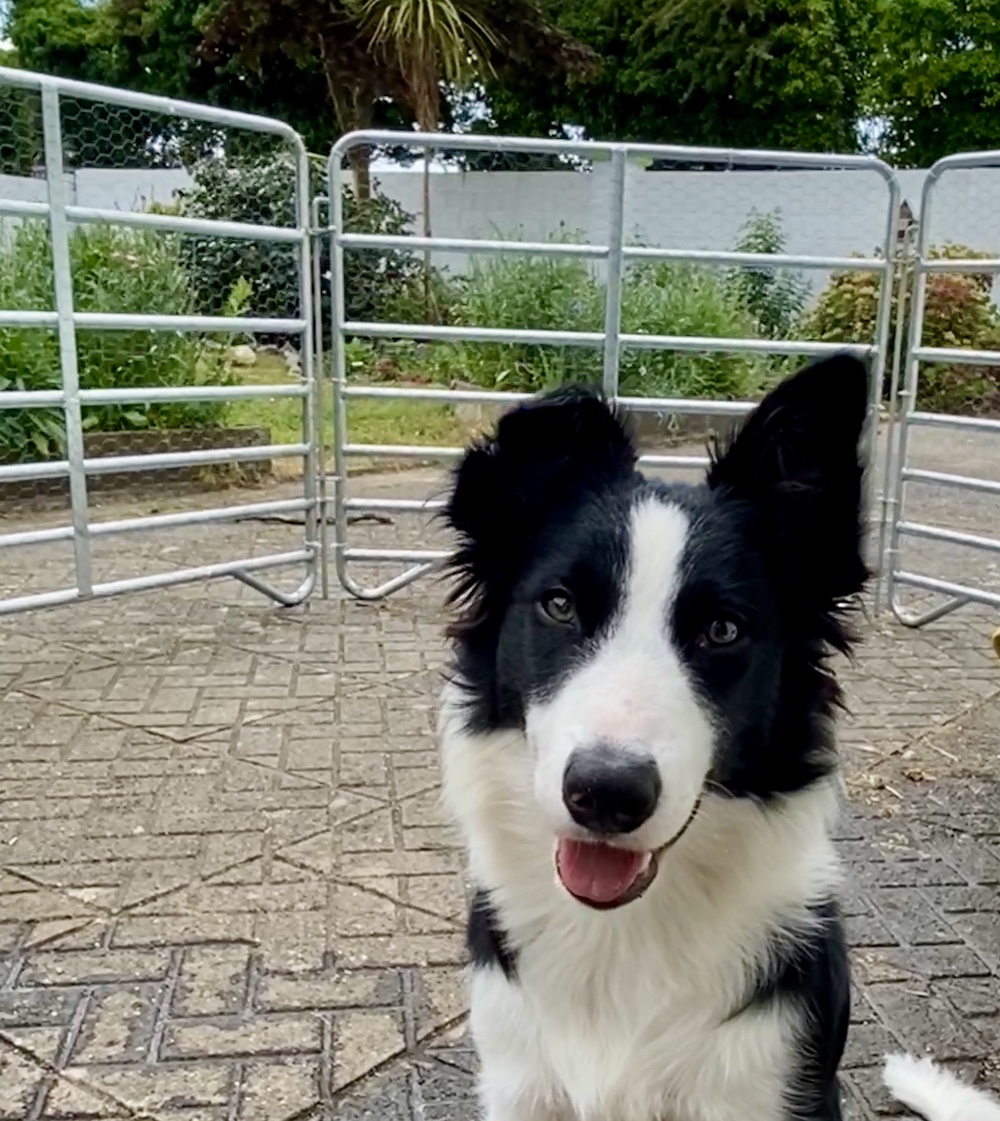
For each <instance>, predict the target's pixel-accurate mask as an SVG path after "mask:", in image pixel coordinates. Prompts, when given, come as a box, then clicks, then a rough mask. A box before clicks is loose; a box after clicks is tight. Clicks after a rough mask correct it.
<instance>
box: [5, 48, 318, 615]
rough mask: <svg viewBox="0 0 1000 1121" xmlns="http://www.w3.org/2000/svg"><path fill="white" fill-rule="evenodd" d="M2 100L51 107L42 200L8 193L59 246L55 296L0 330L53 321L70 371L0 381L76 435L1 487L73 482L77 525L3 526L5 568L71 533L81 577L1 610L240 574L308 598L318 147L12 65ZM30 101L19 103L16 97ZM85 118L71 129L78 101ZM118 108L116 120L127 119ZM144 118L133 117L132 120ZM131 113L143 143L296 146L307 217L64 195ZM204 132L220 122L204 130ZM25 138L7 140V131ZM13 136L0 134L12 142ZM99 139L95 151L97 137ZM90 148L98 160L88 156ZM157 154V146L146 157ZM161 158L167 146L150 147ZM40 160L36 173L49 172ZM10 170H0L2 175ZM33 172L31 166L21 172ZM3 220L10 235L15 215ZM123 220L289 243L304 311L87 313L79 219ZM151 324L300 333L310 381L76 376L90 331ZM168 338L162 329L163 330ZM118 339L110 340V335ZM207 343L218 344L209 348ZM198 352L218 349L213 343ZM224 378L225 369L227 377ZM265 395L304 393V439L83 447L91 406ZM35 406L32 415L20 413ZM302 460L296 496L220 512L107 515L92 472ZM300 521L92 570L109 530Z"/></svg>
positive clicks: (16, 404) (205, 111) (313, 568)
mask: <svg viewBox="0 0 1000 1121" xmlns="http://www.w3.org/2000/svg"><path fill="white" fill-rule="evenodd" d="M0 94H2V95H3V96H4V97H5V98H6V99H7V101H6V102H5V104H6V105H7V107H8V111H9V119H10V121H11V123H12V129H13V125H14V121H15V117H16V116H19V115H21V114H23V116H20V117H19V119H22V120H30V119H32V118H34V117H35V116H40V122H41V128H40V130H38V132H39V134H40V142H41V146H42V148H43V150H42V151H41V152H38V153H37V155H38V156H41V157H42V160H43V163H44V183H45V198H44V201H42V200H39V199H25V198H17V197H2V196H3V192H2V190H0V236H8V237H11V236H15V234H14V233H12V231H14V230H15V227H16V225H17V223H24V222H39V221H41V222H44V223H45V225H46V227H47V231H48V232H47V239H48V244H49V246H50V252H51V279H52V287H53V298H52V301H51V305H50V306H49V307H48V308H38V307H17V306H15V307H3V308H2V309H0V331H2V330H7V331H8V332H10V331H17V330H26V331H36V332H37V331H45V330H49V331H52V330H54V331H56V332H57V335H58V366H59V372H58V375H56V376H55V380H57V381H58V388H52V389H24V390H20V389H18V388H17V385H16V384H13V385H7V386H6V387H5V388H3V390H2V391H0V410H3V411H5V412H7V413H8V416H15V417H16V416H17V415H18V411H21V410H38V409H46V408H47V409H56V410H60V411H61V413H62V428H63V433H64V438H63V439H62V440H61V441H60V442H61V444H62V447H63V449H64V454H63V455H62V456H59V457H57V458H54V459H53V458H51V457H49V456H44V455H37V456H35V457H34V458H32V457H30V456H29V457H27V458H25V457H24V456H21V457H20V461H18V457H17V456H14V457H13V458H14V461H11V457H10V456H8V457H7V461H6V462H0V484H9V483H22V484H23V483H31V482H37V481H39V480H52V479H56V480H65V481H67V482H68V490H69V514H70V516H69V519H68V522H67V524H62V525H55V526H47V527H44V528H37V529H26V530H21V531H19V532H14V533H6V534H0V564H2V563H3V558H4V557H5V556H6V557H11V556H12V555H13V554H12V552H11V551H12V550H17V549H25V548H29V547H32V546H35V547H37V546H39V545H49V544H52V543H56V542H71V543H72V548H73V558H72V578H71V580H70V581H69V582H68V583H67V584H66V585H65V586H62V587H57V588H50V589H46V590H44V591H31V592H29V593H27V594H23V595H8V596H7V598H0V614H11V613H13V612H17V611H21V610H25V609H28V608H34V607H44V606H50V605H55V604H61V603H71V602H75V601H82V600H89V599H93V598H96V597H102V596H110V595H114V594H117V593H119V592H125V591H132V590H146V589H152V588H158V587H166V586H172V585H178V584H182V583H187V582H190V581H196V580H203V579H211V578H216V577H223V576H229V577H235V578H236V579H237V580H240V581H242V582H243V583H245V584H247V585H249V586H251V587H253V588H255V589H256V590H258V591H259V592H261V593H263V594H264V595H266V596H269V597H270V598H271V599H273V600H275V601H277V602H278V603H281V604H293V603H299V602H302V601H303V600H304V599H305V598H306V597H308V595H309V594H310V592H311V591H312V588H313V586H314V583H315V579H316V573H317V567H318V562H319V544H318V533H317V485H318V475H319V473H318V471H317V464H316V436H315V427H316V425H315V416H314V403H315V398H316V395H315V364H314V356H313V334H312V332H313V326H314V315H313V302H312V301H313V285H314V280H315V278H314V276H313V273H312V266H311V232H310V192H309V168H308V160H307V155H306V151H305V147H304V145H303V142H302V140H301V138H300V137H299V136H298V134H297V133H296V132H295V131H294V130H293V129H291V128H290V127H289V126H288V125H286V124H284V123H282V122H281V121H275V120H270V119H267V118H263V117H256V116H250V115H247V114H243V113H233V112H227V111H225V110H220V109H216V108H212V107H208V106H202V105H196V104H190V103H186V102H180V101H173V100H169V99H166V98H158V97H150V96H146V95H143V94H138V93H132V92H128V91H123V90H117V89H110V88H105V87H101V86H96V85H90V84H86V83H81V82H75V81H69V80H65V79H61V78H54V77H48V76H43V75H38V74H32V73H29V72H25V71H19V70H9V69H4V68H0ZM18 99H21V100H18ZM68 104H70V105H72V106H73V107H74V108H73V113H74V116H73V117H72V121H71V122H70V123H71V125H72V127H71V129H70V132H71V133H72V136H71V138H69V139H67V137H66V136H65V135H64V133H65V131H66V128H67V108H66V107H67V105H68ZM88 113H93V114H94V119H93V122H92V123H91V126H90V132H89V133H88V134H86V135H85V134H84V132H83V130H82V129H81V127H79V125H80V121H81V120H82V119H83V118H85V117H86V115H87V114H88ZM115 114H119V116H118V117H116V116H115ZM130 114H132V115H133V116H132V117H130V116H129V115H130ZM114 120H119V121H120V122H122V126H123V129H124V130H125V131H128V129H129V128H133V129H134V130H135V131H136V133H137V134H138V139H137V140H136V141H135V142H136V143H138V144H139V145H140V146H141V145H143V144H145V145H146V146H147V149H150V148H151V146H153V145H155V144H160V145H161V146H162V145H164V144H165V143H166V142H165V141H164V140H163V135H164V130H163V128H161V132H160V138H159V140H156V139H154V138H153V137H152V135H151V134H150V135H149V136H146V135H145V134H143V133H142V129H141V122H146V123H147V124H148V122H150V121H152V122H160V124H161V125H162V122H179V123H180V124H178V125H177V128H178V129H179V134H180V135H181V136H182V137H183V129H184V128H187V129H189V130H191V129H202V130H203V134H199V135H200V136H201V142H202V143H207V144H208V145H212V144H215V145H219V144H221V143H223V139H222V138H223V137H224V136H225V135H227V134H228V132H230V131H232V130H236V131H238V132H239V133H240V134H241V135H243V134H246V135H249V136H252V137H258V138H262V143H263V142H267V143H268V144H271V145H273V146H274V147H275V148H276V149H279V148H280V149H281V151H283V152H284V153H286V154H287V157H288V159H289V160H290V162H291V167H292V169H293V178H294V186H293V187H292V188H290V189H291V190H292V191H293V192H294V199H293V200H292V201H293V206H292V209H293V212H294V215H295V217H294V221H292V222H291V223H290V224H288V225H285V226H282V225H278V224H275V225H263V224H253V223H247V222H239V221H222V220H211V219H200V218H195V217H187V216H183V215H182V214H181V213H176V212H175V213H169V212H165V211H164V212H159V211H157V210H155V209H143V208H140V207H139V206H135V207H133V208H131V209H129V208H128V207H126V208H124V209H120V210H119V209H108V208H101V207H93V206H82V205H75V204H74V203H73V202H71V201H70V199H69V197H68V190H67V175H68V169H67V167H66V162H65V159H64V155H65V153H66V151H67V150H68V145H69V146H70V147H72V148H73V150H74V151H75V157H74V158H75V161H76V165H77V166H85V165H86V161H87V159H88V158H93V152H95V151H99V150H100V147H101V145H102V144H106V143H107V141H108V138H107V137H103V136H101V135H100V127H99V125H98V123H97V122H104V124H105V127H106V126H107V122H108V121H114ZM206 130H207V131H206ZM10 135H12V133H11V134H9V136H10ZM0 141H2V138H0ZM88 146H89V147H88ZM88 152H89V153H90V156H88V154H87V153H88ZM149 154H150V151H149V150H147V152H146V155H149ZM152 154H154V155H158V156H159V157H160V158H163V153H162V152H153V153H152ZM37 163H38V161H37V159H36V161H35V167H34V168H32V169H31V170H30V171H29V172H28V175H29V176H31V175H34V177H35V178H37V176H38V171H39V169H38V166H37ZM3 170H5V169H4V168H3V167H0V172H2V171H3ZM19 174H21V175H22V176H23V175H24V171H21V172H19ZM4 222H6V224H7V230H6V233H5V231H4V229H3V223H4ZM81 226H88V227H91V228H95V229H96V228H100V227H113V228H116V229H122V228H127V229H133V230H143V231H155V232H156V233H158V234H162V235H164V236H167V237H180V236H185V235H187V236H190V235H194V236H197V237H199V238H205V239H211V240H210V242H206V244H209V243H212V244H215V243H217V242H216V241H215V239H234V240H236V241H238V242H248V243H260V244H264V245H266V244H272V245H283V246H287V247H288V249H289V252H290V254H292V256H293V259H294V271H295V276H296V278H297V279H296V283H295V287H297V297H296V300H297V309H296V314H294V315H288V314H280V315H279V314H268V313H267V312H268V311H269V309H268V308H266V307H265V308H258V309H254V310H255V311H258V312H260V311H263V312H265V313H264V314H254V313H253V312H251V313H250V314H246V315H235V316H234V315H221V314H215V315H208V314H159V313H156V312H155V311H150V312H148V313H142V314H138V313H119V312H115V311H93V310H92V311H82V310H79V308H78V307H77V306H76V302H77V293H76V292H75V291H74V273H73V266H72V262H71V253H70V250H71V238H72V236H73V231H74V228H75V227H81ZM124 329H128V330H130V331H142V332H149V334H148V345H149V346H150V347H155V346H157V345H159V342H158V340H161V341H162V339H163V338H164V337H166V338H176V337H177V336H178V335H179V334H185V335H187V334H195V333H199V334H200V333H215V332H226V333H239V334H241V335H242V334H246V333H255V332H256V333H266V334H269V335H273V336H290V337H292V338H294V339H296V340H297V345H298V349H299V355H300V359H299V364H300V374H299V377H298V378H297V379H292V380H283V381H281V382H280V383H279V384H252V385H248V384H200V381H199V378H198V377H197V376H196V372H195V370H191V371H190V374H191V377H190V381H184V382H182V384H175V385H160V386H156V385H148V386H146V385H142V386H130V387H115V386H114V385H110V386H107V387H96V386H92V387H86V386H81V384H80V376H79V355H78V351H79V341H80V337H81V333H82V332H90V333H97V332H121V331H122V330H124ZM156 332H161V333H163V334H160V335H157V334H155V333H156ZM109 337H110V336H109ZM206 345H207V344H206ZM200 353H206V351H205V350H204V349H203V350H202V351H200ZM218 380H221V381H223V382H224V381H226V380H227V379H226V378H221V379H218ZM252 398H257V399H260V398H264V399H267V400H269V401H274V400H278V401H280V400H284V399H289V398H290V399H293V400H295V401H298V402H300V403H301V428H300V432H299V434H298V435H297V437H296V438H295V440H294V442H290V443H289V442H285V443H280V444H274V443H272V444H267V445H264V446H247V447H225V446H219V447H211V446H209V447H202V448H200V449H198V450H190V451H188V450H182V451H167V452H162V453H159V454H148V455H145V454H136V455H132V454H120V455H111V456H100V457H98V456H88V454H87V451H86V449H85V441H84V411H85V410H87V409H88V408H92V407H94V406H116V407H125V406H130V407H133V408H136V409H138V408H147V407H149V406H150V405H155V404H159V405H165V406H166V405H170V406H175V407H179V406H181V405H185V406H186V405H190V404H191V403H193V402H201V403H215V404H220V405H221V404H222V403H230V402H235V401H242V400H246V399H252ZM22 415H23V414H22ZM286 457H294V458H299V459H301V460H302V464H303V471H302V485H301V491H300V493H299V494H298V495H297V496H296V497H293V498H282V499H280V500H279V499H275V500H271V501H259V502H253V503H246V504H242V505H219V506H216V507H213V508H210V509H191V510H180V511H178V512H175V513H166V514H152V515H149V516H138V517H132V518H118V519H115V520H103V521H102V520H99V519H98V518H97V516H96V514H95V510H94V507H93V502H92V500H91V495H90V493H89V488H90V482H91V480H92V479H94V478H95V477H96V476H98V475H102V474H109V473H114V474H118V473H123V472H136V473H137V472H157V471H163V470H166V469H176V468H191V467H213V466H217V465H220V464H234V463H240V464H242V463H252V462H255V461H264V460H268V461H269V460H273V459H278V458H286ZM277 518H290V519H292V520H293V521H295V522H300V523H301V526H302V530H301V532H300V534H299V540H298V542H297V543H295V544H293V545H292V547H290V548H285V549H282V550H281V551H277V552H267V551H264V552H262V553H260V555H256V550H254V553H255V555H247V556H236V557H231V558H229V557H226V558H224V559H215V560H214V561H212V562H210V563H203V564H195V565H185V566H181V567H169V566H168V567H167V568H166V569H165V570H161V571H155V572H143V573H142V574H141V575H133V576H129V577H126V578H116V579H104V580H102V579H98V578H97V576H96V575H95V571H94V563H93V561H94V558H93V546H94V544H95V542H98V541H101V540H103V539H105V538H117V537H119V536H120V535H124V534H136V533H148V532H152V531H154V530H167V529H178V528H183V527H190V526H197V525H209V524H214V523H234V522H236V521H241V520H248V519H277ZM289 567H291V568H293V569H297V570H298V576H297V577H296V584H295V586H293V587H292V588H291V589H290V590H288V591H283V590H280V589H279V588H277V587H275V586H273V585H272V584H270V583H269V582H266V581H265V580H264V578H263V577H262V575H261V574H262V573H265V572H269V571H271V570H274V569H283V568H289Z"/></svg>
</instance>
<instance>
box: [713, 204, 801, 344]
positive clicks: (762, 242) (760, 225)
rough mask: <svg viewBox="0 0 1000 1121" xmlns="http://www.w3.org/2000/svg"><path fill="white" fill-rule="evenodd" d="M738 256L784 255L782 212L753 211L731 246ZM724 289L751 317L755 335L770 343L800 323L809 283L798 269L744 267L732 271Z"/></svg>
mask: <svg viewBox="0 0 1000 1121" xmlns="http://www.w3.org/2000/svg"><path fill="white" fill-rule="evenodd" d="M734 248H735V249H736V251H737V252H739V253H784V252H785V250H786V248H787V239H786V237H785V231H784V229H783V228H782V225H781V211H780V210H772V211H770V212H768V213H764V214H761V213H759V212H758V211H756V210H752V211H751V212H750V214H749V216H748V217H747V220H746V222H745V223H744V224H743V228H742V229H741V230H740V234H739V237H738V238H737V240H736V245H735V246H734ZM727 288H728V291H729V293H730V295H731V296H732V298H733V299H734V300H735V301H736V303H737V304H738V305H739V306H740V307H742V308H744V309H745V310H746V311H747V312H749V313H750V315H751V316H752V317H753V321H754V323H755V325H756V328H757V333H758V334H760V335H761V336H763V337H764V338H769V339H787V338H789V337H790V336H791V335H792V334H793V329H794V327H795V326H796V324H797V323H798V322H799V319H800V317H801V315H802V312H803V310H804V309H805V306H806V303H807V301H808V299H809V291H810V288H809V282H808V280H806V278H805V276H804V275H803V273H802V272H801V271H800V270H798V269H786V268H780V269H764V268H754V267H752V266H749V265H746V266H741V267H740V268H735V269H733V270H732V271H731V272H730V274H729V276H728V278H727Z"/></svg>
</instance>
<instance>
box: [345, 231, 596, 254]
mask: <svg viewBox="0 0 1000 1121" xmlns="http://www.w3.org/2000/svg"><path fill="white" fill-rule="evenodd" d="M337 240H338V241H339V243H340V244H341V245H342V246H343V247H344V248H345V249H403V250H413V251H414V252H416V251H417V250H421V249H422V250H434V251H437V252H439V253H523V254H525V255H531V256H537V257H586V258H590V259H593V260H599V259H600V258H603V257H607V255H608V247H607V246H606V245H584V244H582V243H580V242H571V241H511V240H509V239H501V238H475V237H417V236H416V235H409V234H353V233H344V234H341V235H340V237H339V238H338V239H337Z"/></svg>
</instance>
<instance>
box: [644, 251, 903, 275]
mask: <svg viewBox="0 0 1000 1121" xmlns="http://www.w3.org/2000/svg"><path fill="white" fill-rule="evenodd" d="M622 256H623V257H624V258H625V259H626V260H629V261H675V262H683V263H686V264H692V265H694V264H700V265H742V266H750V267H753V268H762V269H780V268H796V269H838V270H840V269H843V270H849V269H854V270H856V271H858V272H885V271H886V270H887V269H891V268H892V262H891V261H887V260H886V259H885V257H817V256H810V255H808V254H804V253H740V252H737V251H735V250H716V249H661V248H659V247H658V246H654V245H625V246H623V247H622Z"/></svg>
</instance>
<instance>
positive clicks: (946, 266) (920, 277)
mask: <svg viewBox="0 0 1000 1121" xmlns="http://www.w3.org/2000/svg"><path fill="white" fill-rule="evenodd" d="M998 166H1000V152H972V153H963V154H958V155H953V156H947V157H945V158H944V159H941V160H939V161H938V162H937V163H936V164H934V166H933V167H932V168H931V170H930V172H929V173H928V175H927V178H926V180H925V181H924V186H923V191H922V196H921V204H920V212H919V217H920V225H919V233H918V236H917V242H916V248H915V252H914V253H913V257H912V271H913V274H914V279H913V289H912V303H911V307H910V314H909V327H908V331H907V343H906V352H905V355H903V356H902V360H901V361H900V363H899V369H903V370H905V377H904V378H903V384H902V386H901V388H899V390H898V394H897V396H898V401H899V404H898V409H897V412H898V417H897V422H896V424H895V425H894V431H893V436H894V440H893V441H892V443H891V445H890V456H889V459H888V464H887V471H886V476H887V477H886V482H885V486H886V494H887V496H888V507H889V508H888V513H887V517H886V524H887V529H888V546H887V549H886V553H885V564H884V571H885V580H886V586H887V593H888V599H889V603H890V605H891V608H892V612H893V614H894V615H895V617H896V618H897V619H898V620H899V621H900V622H901V623H903V624H905V625H906V626H909V627H920V626H923V625H924V624H926V623H930V622H933V621H934V620H935V619H940V618H941V617H942V616H943V615H947V614H948V613H949V612H951V611H954V610H955V609H956V608H958V607H962V606H964V605H965V604H968V603H981V604H986V605H989V606H991V607H1000V589H998V588H997V587H996V586H994V590H990V589H989V588H988V587H983V586H980V585H976V584H973V583H971V582H970V583H966V582H965V580H966V579H967V577H965V575H964V574H965V573H966V572H967V571H968V569H967V565H966V564H965V563H963V564H961V570H962V573H963V576H959V577H956V578H952V579H942V578H941V577H940V576H934V575H931V574H929V573H926V572H918V571H914V570H913V569H912V568H911V567H909V566H908V565H907V564H906V563H905V561H906V558H905V552H904V546H905V543H906V542H907V541H908V540H913V539H918V538H919V539H921V540H923V541H925V542H933V543H937V544H939V545H953V546H957V547H959V549H960V550H962V551H963V553H964V556H966V557H975V556H976V555H977V554H978V555H979V556H980V557H982V556H984V555H985V557H990V556H997V555H998V554H1000V537H996V536H987V535H983V534H979V533H970V532H966V531H964V530H959V529H954V528H949V527H946V526H943V525H940V524H934V523H933V522H932V521H924V520H911V519H910V518H909V517H907V514H906V506H907V505H908V504H910V503H911V501H912V495H911V491H912V490H913V489H914V488H928V487H930V488H945V490H946V491H947V492H950V493H955V492H965V493H966V494H967V495H969V494H972V495H985V496H992V497H993V498H997V497H1000V479H996V478H983V477H980V476H978V475H975V474H955V473H954V472H953V471H941V470H934V469H929V468H926V467H919V466H917V465H916V462H915V456H914V450H913V441H914V439H915V438H916V437H917V436H918V435H919V434H920V433H921V432H931V431H938V432H948V433H951V434H952V435H953V436H954V438H955V439H956V440H958V439H962V438H969V437H971V436H972V435H973V434H976V433H983V434H986V435H987V436H990V437H991V438H992V440H993V441H1000V420H995V419H990V418H987V417H975V416H957V415H949V414H947V413H937V412H930V411H925V410H924V409H921V408H920V402H919V398H920V391H921V388H922V387H923V384H924V379H925V378H926V373H925V371H924V369H923V368H924V367H926V366H933V365H937V366H942V365H944V366H966V367H967V366H993V367H997V366H1000V351H995V350H970V349H957V348H954V347H942V346H928V345H925V343H924V334H925V316H926V311H927V284H928V277H930V276H932V275H935V274H949V273H950V274H972V275H975V274H979V275H983V276H987V277H991V278H992V277H994V276H995V275H996V274H997V272H998V271H1000V258H996V257H993V258H985V259H973V260H960V259H949V258H941V257H935V256H932V254H931V245H932V234H931V231H932V218H933V214H934V211H933V204H934V202H935V200H936V199H937V198H938V196H939V194H940V192H941V190H942V187H941V183H942V180H943V179H944V178H945V177H946V176H948V175H949V174H950V173H954V172H956V171H971V170H973V169H977V168H992V169H994V170H995V169H996V168H997V167H998ZM903 318H904V317H903V316H902V315H900V316H899V319H900V321H901V322H902V320H903ZM895 380H896V379H895V378H894V382H895ZM982 514H983V516H984V518H985V519H986V520H987V524H992V525H993V526H996V525H997V524H998V523H1000V512H998V508H997V507H996V505H993V506H992V507H991V508H988V509H984V510H983V511H982ZM946 516H947V515H946ZM939 520H944V519H943V518H942V519H939ZM932 563H933V562H932ZM907 588H909V589H917V590H919V591H920V592H924V593H931V595H932V596H933V597H934V598H936V599H937V601H938V602H937V603H934V604H932V605H931V606H926V607H924V609H923V610H918V611H913V610H912V609H907V607H906V606H904V604H903V603H902V602H901V599H900V594H901V592H902V591H903V590H904V589H907ZM942 597H943V598H942Z"/></svg>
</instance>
